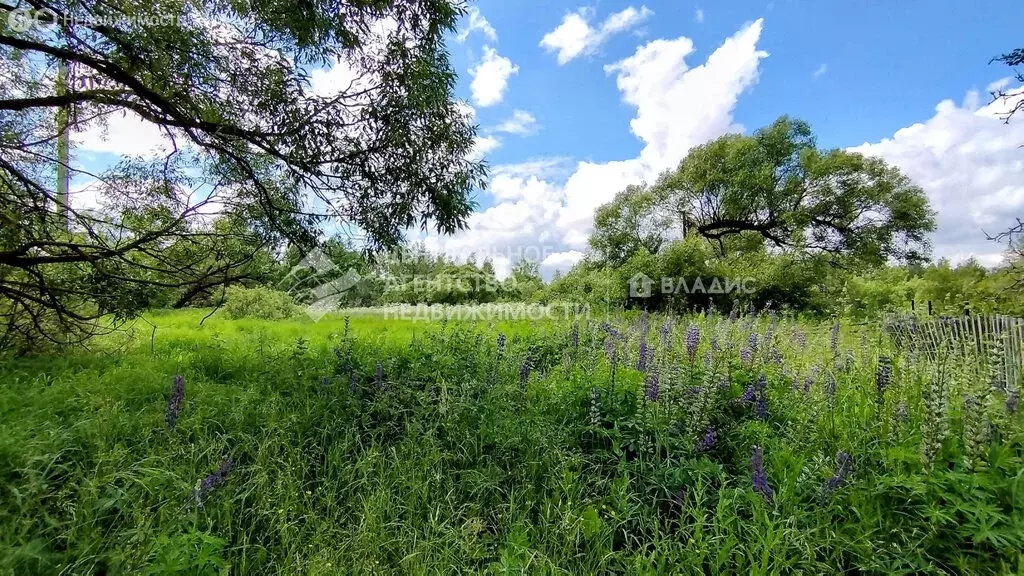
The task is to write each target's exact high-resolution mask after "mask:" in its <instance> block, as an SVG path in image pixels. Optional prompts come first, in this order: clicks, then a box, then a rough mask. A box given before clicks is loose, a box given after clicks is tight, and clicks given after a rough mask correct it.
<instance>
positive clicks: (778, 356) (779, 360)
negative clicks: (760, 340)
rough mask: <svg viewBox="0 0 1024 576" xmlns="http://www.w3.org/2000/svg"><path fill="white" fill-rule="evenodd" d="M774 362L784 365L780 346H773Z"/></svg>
mask: <svg viewBox="0 0 1024 576" xmlns="http://www.w3.org/2000/svg"><path fill="white" fill-rule="evenodd" d="M772 362H774V363H775V364H777V365H779V366H782V352H779V348H778V347H777V346H772Z"/></svg>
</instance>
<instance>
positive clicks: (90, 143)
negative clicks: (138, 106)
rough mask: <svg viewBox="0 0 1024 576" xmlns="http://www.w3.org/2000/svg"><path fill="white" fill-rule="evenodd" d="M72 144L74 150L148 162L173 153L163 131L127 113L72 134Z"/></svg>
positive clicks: (169, 140) (96, 122)
mask: <svg viewBox="0 0 1024 576" xmlns="http://www.w3.org/2000/svg"><path fill="white" fill-rule="evenodd" d="M71 140H72V143H73V146H74V147H75V148H76V149H82V150H88V151H90V152H106V153H108V154H115V155H117V156H141V157H143V158H149V159H152V158H158V157H162V156H166V155H167V154H168V153H170V152H171V151H172V150H173V149H174V147H173V145H172V142H171V139H170V138H168V137H167V135H166V134H165V132H164V131H163V130H161V129H160V128H159V127H158V126H157V125H156V124H153V123H152V122H149V121H147V120H143V119H142V118H141V117H139V116H138V115H137V114H135V113H134V112H130V111H118V112H114V113H111V114H107V115H106V117H105V118H104V119H103V121H93V122H90V123H89V124H88V125H86V127H85V129H84V130H82V131H81V132H77V133H75V132H72V135H71Z"/></svg>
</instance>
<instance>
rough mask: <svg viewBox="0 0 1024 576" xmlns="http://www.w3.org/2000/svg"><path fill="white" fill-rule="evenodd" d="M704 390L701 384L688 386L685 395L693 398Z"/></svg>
mask: <svg viewBox="0 0 1024 576" xmlns="http://www.w3.org/2000/svg"><path fill="white" fill-rule="evenodd" d="M703 391H704V387H703V386H690V387H689V388H687V389H686V396H687V397H688V398H695V397H696V396H697V395H698V394H700V393H701V392H703Z"/></svg>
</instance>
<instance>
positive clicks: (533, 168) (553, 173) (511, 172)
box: [491, 156, 571, 180]
mask: <svg viewBox="0 0 1024 576" xmlns="http://www.w3.org/2000/svg"><path fill="white" fill-rule="evenodd" d="M570 161H571V159H570V158H569V157H567V156H551V157H547V158H530V159H529V160H526V161H524V162H516V163H514V164H499V165H497V166H494V167H493V168H491V176H498V175H500V174H505V175H508V176H519V177H523V178H529V177H530V176H533V177H535V178H545V179H549V180H558V179H564V177H565V176H568V174H567V172H566V170H567V169H570V168H571V167H570V165H569V163H570Z"/></svg>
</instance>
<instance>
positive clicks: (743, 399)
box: [739, 386, 756, 404]
mask: <svg viewBox="0 0 1024 576" xmlns="http://www.w3.org/2000/svg"><path fill="white" fill-rule="evenodd" d="M755 396H756V393H755V392H754V387H753V386H747V389H746V390H744V391H743V394H742V395H741V396H740V398H739V401H740V403H742V404H750V403H751V402H753V401H754V398H755Z"/></svg>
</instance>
